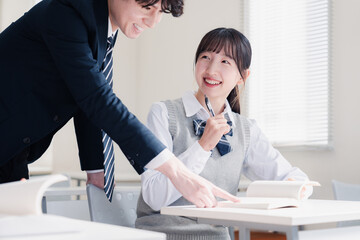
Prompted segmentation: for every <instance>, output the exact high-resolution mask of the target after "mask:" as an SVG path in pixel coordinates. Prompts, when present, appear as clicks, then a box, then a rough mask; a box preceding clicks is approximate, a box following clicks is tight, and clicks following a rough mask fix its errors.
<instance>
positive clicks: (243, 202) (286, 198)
mask: <svg viewBox="0 0 360 240" xmlns="http://www.w3.org/2000/svg"><path fill="white" fill-rule="evenodd" d="M306 186H320V184H319V183H318V182H314V181H306V182H303V181H254V182H252V183H250V184H249V186H248V188H247V190H246V197H240V202H236V203H233V202H229V201H223V202H219V204H218V207H223V208H255V209H275V208H283V207H298V206H299V205H300V204H301V201H302V200H304V199H302V189H303V188H304V187H306Z"/></svg>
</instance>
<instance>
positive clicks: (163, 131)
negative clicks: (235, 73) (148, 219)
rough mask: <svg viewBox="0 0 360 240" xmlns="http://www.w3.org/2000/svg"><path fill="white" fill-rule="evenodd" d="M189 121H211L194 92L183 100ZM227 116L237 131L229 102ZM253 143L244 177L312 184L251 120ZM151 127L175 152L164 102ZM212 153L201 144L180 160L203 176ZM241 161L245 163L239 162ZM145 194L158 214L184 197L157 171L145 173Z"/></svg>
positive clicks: (154, 113)
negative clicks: (192, 119) (191, 119)
mask: <svg viewBox="0 0 360 240" xmlns="http://www.w3.org/2000/svg"><path fill="white" fill-rule="evenodd" d="M182 100H183V104H184V108H185V114H186V117H190V116H193V115H194V114H196V117H197V118H199V119H201V120H207V119H208V118H209V117H210V116H209V114H208V112H207V111H206V110H205V109H204V108H203V106H202V105H201V104H200V103H199V102H198V100H197V99H196V97H195V95H194V92H191V91H188V92H185V94H184V95H183V97H182ZM224 113H228V116H229V117H230V120H231V121H232V122H233V129H235V130H236V126H234V123H235V122H234V121H233V113H232V111H231V109H230V106H229V103H228V102H227V101H226V103H225V110H224ZM249 125H250V142H249V148H248V151H247V152H246V153H245V159H244V164H243V169H242V173H243V174H244V175H245V176H246V177H247V178H249V179H250V180H286V179H288V178H293V179H295V180H299V181H305V180H308V177H307V176H306V174H305V173H304V172H302V171H301V170H300V169H298V168H296V167H292V166H291V165H290V163H289V162H288V161H287V160H286V159H285V158H284V157H283V156H282V155H281V154H280V153H279V151H277V150H276V149H275V148H273V147H272V145H271V144H270V142H269V141H268V140H267V138H266V137H265V135H264V134H263V133H262V132H261V130H260V128H259V127H258V125H257V124H256V122H255V121H254V120H249ZM147 126H148V127H149V129H150V130H151V131H152V132H153V133H154V134H155V136H157V137H158V139H159V140H160V141H162V143H163V144H165V145H166V147H167V148H168V149H169V150H170V151H172V150H173V141H172V137H171V134H170V132H169V115H168V110H167V108H166V106H165V104H164V103H163V102H157V103H154V104H153V105H152V107H151V109H150V112H149V115H148V119H147ZM210 155H211V152H210V151H209V152H207V151H205V150H204V149H203V148H202V147H201V146H200V144H199V143H198V141H196V142H195V143H194V144H193V145H191V146H189V148H188V149H187V150H186V151H185V152H183V153H182V154H180V155H179V156H177V157H178V158H179V159H180V160H181V161H182V162H183V163H184V164H185V165H186V166H187V167H188V168H189V169H190V170H191V171H192V172H194V173H196V174H200V173H201V171H202V170H203V168H204V167H205V164H206V162H207V160H208V159H209V158H210ZM239 161H241V159H239ZM141 180H142V194H143V198H144V201H145V202H146V203H147V204H148V205H149V206H150V207H151V208H152V209H154V210H159V209H160V208H161V207H163V206H168V205H169V204H171V203H173V202H174V201H176V200H177V199H178V198H180V197H181V194H180V193H179V192H178V191H177V190H176V188H175V187H174V186H173V185H172V183H171V182H170V181H169V179H168V178H167V177H166V176H165V175H163V174H161V173H160V172H158V171H155V170H148V171H145V172H144V173H143V174H142V175H141ZM311 194H312V187H311V188H307V190H306V196H307V197H308V196H310V195H311Z"/></svg>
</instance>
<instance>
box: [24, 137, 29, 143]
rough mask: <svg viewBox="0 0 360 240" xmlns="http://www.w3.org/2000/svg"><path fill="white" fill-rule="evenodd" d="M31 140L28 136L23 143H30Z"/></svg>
mask: <svg viewBox="0 0 360 240" xmlns="http://www.w3.org/2000/svg"><path fill="white" fill-rule="evenodd" d="M30 142H31V140H30V138H29V137H26V138H24V139H23V143H25V144H29V143H30Z"/></svg>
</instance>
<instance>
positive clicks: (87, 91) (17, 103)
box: [0, 0, 165, 173]
mask: <svg viewBox="0 0 360 240" xmlns="http://www.w3.org/2000/svg"><path fill="white" fill-rule="evenodd" d="M107 31H108V6H107V0H44V1H42V2H40V3H39V4H37V5H36V6H35V7H33V8H32V9H31V10H30V11H29V12H27V13H25V14H24V16H23V17H21V18H20V19H19V20H17V21H16V22H14V23H13V24H11V25H10V26H9V27H8V28H7V29H5V30H4V31H3V32H2V33H1V34H0V166H1V165H3V164H4V163H5V162H7V161H8V160H9V159H11V158H12V157H13V156H14V155H16V154H17V153H19V152H20V151H22V149H24V148H26V147H30V148H31V154H30V161H33V160H35V159H37V158H39V157H40V156H41V155H42V154H43V152H44V151H45V150H46V149H47V147H48V145H49V143H50V141H51V138H52V136H53V134H54V133H55V132H56V131H57V130H59V129H60V128H61V127H62V126H63V125H65V123H66V122H67V121H69V120H70V119H71V118H72V117H74V123H75V128H76V136H77V140H78V147H79V155H80V161H81V167H82V169H83V170H91V169H100V168H103V153H102V151H103V145H102V142H101V130H100V129H104V131H105V132H106V133H108V135H109V136H110V137H111V138H112V139H113V140H114V141H115V142H116V143H117V144H118V145H119V146H120V148H121V150H122V151H123V153H124V154H125V156H126V157H127V158H128V160H129V161H130V163H131V164H132V165H133V167H134V168H135V169H136V171H137V172H138V173H141V172H142V171H143V167H144V166H145V165H146V164H147V163H148V162H149V161H150V160H151V159H152V158H154V157H155V156H156V155H158V154H159V153H160V152H161V151H162V150H163V149H164V148H165V146H164V145H163V144H161V142H160V141H158V140H157V139H156V137H154V135H153V134H152V133H151V132H150V131H149V130H148V129H147V128H146V127H145V126H144V125H143V124H141V123H140V122H139V121H138V119H137V118H136V117H135V116H134V115H133V114H131V113H130V112H129V111H128V109H127V108H126V106H125V105H124V104H122V102H121V100H120V99H119V98H117V97H116V95H115V94H114V93H113V91H112V89H111V87H110V86H109V84H107V82H106V80H105V77H104V76H103V74H102V72H101V64H102V62H103V59H104V56H105V53H106V39H107Z"/></svg>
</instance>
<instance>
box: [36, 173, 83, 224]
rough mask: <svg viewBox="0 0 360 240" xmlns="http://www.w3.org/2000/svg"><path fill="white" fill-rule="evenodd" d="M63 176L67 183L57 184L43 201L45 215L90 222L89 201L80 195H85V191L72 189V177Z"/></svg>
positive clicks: (46, 194)
mask: <svg viewBox="0 0 360 240" xmlns="http://www.w3.org/2000/svg"><path fill="white" fill-rule="evenodd" d="M63 175H65V176H66V177H67V179H68V180H67V181H63V182H58V183H55V184H53V185H51V186H50V188H49V189H47V191H46V192H45V194H44V196H43V199H42V209H43V213H46V214H52V215H58V216H63V217H68V218H74V219H80V220H87V221H89V220H90V215H89V207H88V203H87V200H82V199H80V195H85V189H79V188H78V187H71V177H70V176H69V175H68V174H64V173H63Z"/></svg>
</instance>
